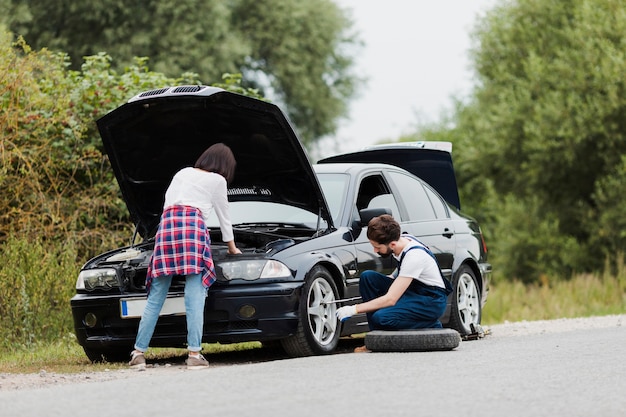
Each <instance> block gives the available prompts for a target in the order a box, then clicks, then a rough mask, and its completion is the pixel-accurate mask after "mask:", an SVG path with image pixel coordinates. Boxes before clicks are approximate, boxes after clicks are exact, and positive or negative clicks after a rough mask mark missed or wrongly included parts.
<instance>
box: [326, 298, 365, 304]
mask: <svg viewBox="0 0 626 417" xmlns="http://www.w3.org/2000/svg"><path fill="white" fill-rule="evenodd" d="M360 299H361V297H352V298H343V299H340V300H333V301H324V304H341V303H347V302H348V301H357V300H360Z"/></svg>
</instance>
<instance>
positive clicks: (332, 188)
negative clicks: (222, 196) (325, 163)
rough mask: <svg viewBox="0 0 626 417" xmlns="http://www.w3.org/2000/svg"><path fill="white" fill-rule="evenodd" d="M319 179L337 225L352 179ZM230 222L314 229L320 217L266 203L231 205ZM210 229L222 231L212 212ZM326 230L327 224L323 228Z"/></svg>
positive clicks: (341, 176)
mask: <svg viewBox="0 0 626 417" xmlns="http://www.w3.org/2000/svg"><path fill="white" fill-rule="evenodd" d="M317 176H318V179H319V182H320V185H321V187H322V191H323V193H324V196H325V198H326V202H327V204H328V206H329V209H330V214H331V216H332V217H333V221H334V222H335V223H337V221H338V218H339V214H340V213H341V207H342V205H343V202H344V199H345V198H346V193H347V188H348V181H349V177H348V175H346V174H318V175H317ZM229 208H230V220H231V222H232V224H233V225H237V224H242V223H259V224H264V223H281V224H297V225H305V226H307V227H311V228H315V227H316V226H317V220H318V219H317V213H312V212H310V211H307V210H303V209H300V208H297V207H294V206H290V205H287V204H277V203H269V202H265V201H232V202H230V203H229ZM207 224H208V226H209V227H211V228H217V227H219V220H218V218H217V215H216V214H215V212H212V213H211V215H210V217H209V220H208V222H207ZM322 226H325V224H322Z"/></svg>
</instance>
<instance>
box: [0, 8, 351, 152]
mask: <svg viewBox="0 0 626 417" xmlns="http://www.w3.org/2000/svg"><path fill="white" fill-rule="evenodd" d="M0 1H2V0H0ZM4 1H7V0H4ZM12 4H13V6H12V7H13V8H15V9H17V8H18V7H19V8H20V10H23V9H24V8H26V9H27V10H28V13H26V14H25V13H20V14H19V15H16V16H15V18H9V28H10V30H11V31H13V32H14V33H16V34H18V35H23V36H24V37H25V39H26V41H27V42H28V43H29V44H30V45H31V46H32V47H34V48H36V49H38V48H43V47H46V48H50V49H52V50H54V51H62V52H66V53H68V54H69V56H70V58H71V62H72V65H73V68H74V69H77V68H78V66H79V65H80V63H81V62H82V59H83V57H84V56H92V55H97V54H98V53H100V52H106V53H108V54H110V55H111V56H113V57H114V61H115V62H119V63H120V64H121V65H129V64H130V63H132V59H133V57H136V56H141V57H149V59H150V61H151V63H152V64H151V66H152V67H153V68H154V70H155V71H158V72H162V73H163V74H165V75H167V76H175V75H177V74H181V73H184V72H194V73H197V74H199V79H200V80H201V81H202V82H203V83H204V84H213V83H215V82H217V81H219V80H220V77H221V75H222V74H223V73H242V74H244V86H248V87H254V88H259V89H260V91H261V93H262V94H263V95H264V96H266V97H268V98H270V99H272V100H275V101H277V102H278V103H279V104H281V105H283V106H284V107H285V110H286V111H287V113H288V114H289V116H290V118H291V119H292V120H293V122H294V123H295V125H296V126H297V127H298V128H299V129H300V133H301V136H302V138H303V140H304V142H305V144H307V145H308V144H311V143H313V142H314V141H315V140H316V139H317V138H320V137H321V136H324V135H326V134H329V133H332V132H333V131H334V130H335V129H336V127H337V122H338V119H340V118H342V117H344V116H345V115H346V114H347V102H348V101H349V99H350V98H351V97H352V96H353V94H354V92H355V89H356V86H357V84H358V82H359V79H358V78H357V77H355V76H354V74H352V73H351V70H352V65H353V58H352V57H351V56H350V55H349V51H350V49H351V48H352V49H353V47H355V46H358V44H359V42H358V40H357V39H356V38H355V37H354V35H353V34H352V33H351V32H350V31H351V25H352V23H351V21H350V20H349V18H348V17H347V15H346V14H345V12H344V11H342V10H341V9H339V8H338V7H337V6H336V5H335V4H334V3H333V2H332V1H330V0H309V1H306V2H304V1H298V0H234V1H229V2H223V1H220V0H179V1H176V2H164V1H159V0H138V1H134V2H122V3H120V2H119V1H116V0H102V1H99V2H85V1H82V0H54V1H50V0H13V1H12ZM246 83H247V84H246Z"/></svg>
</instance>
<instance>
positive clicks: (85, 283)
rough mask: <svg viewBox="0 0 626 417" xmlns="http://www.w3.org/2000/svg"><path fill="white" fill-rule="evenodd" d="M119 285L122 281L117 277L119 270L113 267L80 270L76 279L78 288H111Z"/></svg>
mask: <svg viewBox="0 0 626 417" xmlns="http://www.w3.org/2000/svg"><path fill="white" fill-rule="evenodd" d="M119 286H120V281H119V280H118V279H117V272H115V269H113V268H103V269H88V270H85V271H80V274H78V279H77V280H76V289H77V290H87V291H93V290H96V289H99V290H110V289H111V288H117V287H119Z"/></svg>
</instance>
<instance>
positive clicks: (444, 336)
mask: <svg viewBox="0 0 626 417" xmlns="http://www.w3.org/2000/svg"><path fill="white" fill-rule="evenodd" d="M460 342H461V335H460V334H459V332H457V331H456V330H454V329H415V330H372V331H371V332H369V333H367V334H366V335H365V347H366V348H367V349H369V350H371V351H374V352H426V351H434V350H452V349H454V348H456V347H457V346H459V343H460Z"/></svg>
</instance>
